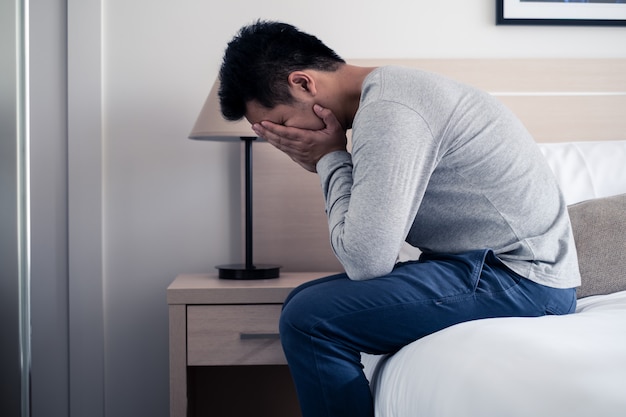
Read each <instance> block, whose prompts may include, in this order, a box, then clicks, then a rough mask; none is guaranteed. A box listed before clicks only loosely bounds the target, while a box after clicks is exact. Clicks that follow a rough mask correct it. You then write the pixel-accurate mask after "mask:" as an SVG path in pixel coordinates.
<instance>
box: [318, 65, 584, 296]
mask: <svg viewBox="0 0 626 417" xmlns="http://www.w3.org/2000/svg"><path fill="white" fill-rule="evenodd" d="M317 172H318V173H319V175H320V179H321V183H322V189H323V192H324V196H325V199H326V211H327V214H328V223H329V229H330V237H331V245H332V248H333V251H334V252H335V254H336V256H337V258H338V259H339V261H340V262H341V263H342V265H343V266H344V268H345V270H346V272H347V274H348V276H349V277H350V278H351V279H355V280H363V279H370V278H374V277H377V276H382V275H385V274H387V273H389V272H390V271H391V270H392V269H393V266H394V264H395V262H396V259H397V256H398V253H399V251H400V248H401V245H402V243H403V241H405V240H406V241H407V242H408V243H410V244H411V245H413V246H415V247H417V248H419V249H420V250H421V251H423V252H432V253H460V252H464V251H469V250H475V249H492V250H493V251H494V252H495V253H496V255H497V256H498V257H499V259H500V260H502V261H503V262H504V263H505V264H506V265H507V266H508V267H509V268H511V269H512V270H513V271H515V272H516V273H518V274H520V275H522V276H524V277H526V278H528V279H530V280H532V281H535V282H537V283H540V284H543V285H547V286H551V287H556V288H571V287H575V286H578V285H580V274H579V271H578V262H577V256H576V249H575V246H574V240H573V235H572V231H571V226H570V222H569V217H568V214H567V207H566V204H565V201H564V199H563V197H562V195H561V192H560V190H559V188H558V185H557V182H556V180H555V178H554V176H553V174H552V172H551V171H550V168H549V166H548V165H547V163H546V162H545V160H544V158H543V156H542V155H541V152H540V151H539V149H538V147H537V146H536V144H535V142H534V141H533V139H532V138H531V136H530V134H529V133H528V132H527V130H526V129H525V128H524V126H523V125H522V123H521V122H520V121H519V120H518V119H517V118H516V117H515V116H513V114H512V113H511V112H510V111H509V110H508V109H506V108H505V107H504V106H503V105H501V104H500V103H499V102H498V101H497V100H496V99H494V98H493V97H491V96H489V95H488V94H486V93H484V92H481V91H479V90H477V89H474V88H472V87H469V86H466V85H463V84H460V83H457V82H455V81H452V80H449V79H447V78H444V77H441V76H439V75H435V74H431V73H428V72H423V71H419V70H415V69H409V68H402V67H381V68H378V69H376V70H374V71H373V72H372V73H370V74H369V75H368V77H367V78H366V79H365V81H364V83H363V87H362V95H361V102H360V105H359V109H358V111H357V114H356V117H355V120H354V123H353V131H352V151H351V153H348V152H333V153H330V154H328V155H326V156H324V157H323V158H322V159H321V160H320V161H319V162H318V164H317Z"/></svg>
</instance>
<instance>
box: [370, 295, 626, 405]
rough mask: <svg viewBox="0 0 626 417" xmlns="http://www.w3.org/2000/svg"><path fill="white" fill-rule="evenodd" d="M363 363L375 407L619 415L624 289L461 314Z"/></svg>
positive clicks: (623, 393) (625, 391) (625, 374)
mask: <svg viewBox="0 0 626 417" xmlns="http://www.w3.org/2000/svg"><path fill="white" fill-rule="evenodd" d="M363 364H364V366H365V373H366V375H367V377H368V379H369V380H370V381H371V387H372V391H373V394H374V398H375V407H376V415H377V417H419V416H428V417H444V416H445V417H447V416H449V417H465V416H467V417H470V416H471V417H517V416H519V417H522V416H523V417H529V416H532V417H542V416H550V417H555V416H568V417H578V416H580V417H583V416H585V417H588V416H594V417H613V416H614V417H624V416H626V291H623V292H618V293H614V294H609V295H601V296H592V297H586V298H583V299H580V300H578V307H577V312H576V313H575V314H571V315H568V316H545V317H539V318H499V319H486V320H477V321H472V322H467V323H462V324H459V325H456V326H452V327H450V328H447V329H444V330H442V331H440V332H437V333H435V334H432V335H430V336H428V337H425V338H423V339H420V340H418V341H416V342H413V343H411V344H410V345H408V346H406V347H404V348H403V349H402V350H400V351H399V352H397V353H396V354H395V355H393V356H389V357H381V356H372V355H365V354H364V355H363Z"/></svg>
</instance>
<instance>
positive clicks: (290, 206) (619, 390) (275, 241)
mask: <svg viewBox="0 0 626 417" xmlns="http://www.w3.org/2000/svg"><path fill="white" fill-rule="evenodd" d="M353 62H354V63H357V64H363V65H384V64H400V65H406V66H416V67H419V68H422V69H427V70H432V71H435V72H439V73H443V74H444V75H447V76H450V77H452V78H456V79H458V80H460V81H463V82H466V83H469V84H473V85H476V86H477V87H479V88H482V89H484V90H486V91H489V92H490V93H492V94H493V95H495V96H497V97H498V98H499V99H501V100H502V101H503V102H504V103H505V104H506V105H508V106H509V107H510V108H511V109H512V110H513V111H514V112H515V113H516V114H517V115H518V116H519V117H520V119H521V120H522V121H523V122H524V123H525V124H526V126H527V127H528V129H529V130H530V131H531V133H532V134H533V136H534V137H535V139H536V140H537V142H538V145H539V147H540V148H541V150H542V152H543V154H544V156H545V158H546V160H547V161H548V164H549V165H550V167H551V168H552V170H553V172H554V173H555V176H556V177H557V180H558V181H559V184H560V185H561V188H562V190H563V192H564V194H565V197H566V200H567V202H568V204H569V211H570V216H571V219H572V225H573V228H574V235H575V241H576V246H577V249H578V253H579V263H580V267H581V273H582V276H583V284H582V286H581V287H580V288H578V290H577V295H578V298H579V300H578V307H577V310H576V313H575V314H572V315H568V316H558V317H556V316H546V317H540V318H498V319H486V320H477V321H472V322H467V323H462V324H458V325H456V326H452V327H449V328H447V329H444V330H442V331H439V332H437V333H435V334H432V335H430V336H428V337H425V338H423V339H420V340H417V341H415V342H413V343H411V344H410V345H408V346H406V347H404V348H403V349H401V350H400V351H399V352H396V353H395V354H393V355H386V356H372V355H365V354H364V355H363V356H362V359H363V365H364V372H365V373H366V376H367V377H368V379H369V380H370V386H371V389H372V393H373V395H374V399H375V408H376V414H377V416H379V417H416V416H429V417H440V416H454V417H464V416H468V417H469V416H472V417H477V416H480V417H503V416H507V417H509V416H510V417H514V416H590V415H595V416H603V417H605V416H615V417H617V416H620V417H623V416H625V415H626V60H624V59H613V60H597V59H594V60H591V59H590V60H558V59H555V60H401V61H398V60H394V61H390V60H368V61H364V60H360V61H353ZM254 152H255V154H254V158H255V167H254V170H255V171H254V177H255V197H254V209H255V239H256V240H255V256H256V260H257V262H268V263H280V264H282V265H283V268H284V270H290V271H338V270H341V265H340V264H339V263H338V262H337V261H336V259H335V258H334V256H333V255H332V252H331V251H330V247H329V244H328V231H327V227H326V219H325V215H324V205H323V201H322V195H321V191H320V189H319V183H318V180H317V176H315V175H312V174H310V173H307V172H305V171H304V170H302V169H300V168H299V167H297V166H296V165H295V164H293V163H292V162H291V161H290V160H289V158H287V157H285V156H284V155H282V154H281V153H280V152H277V151H275V150H274V149H272V148H271V147H270V146H266V145H262V144H259V145H258V146H255V150H254ZM294 230H298V233H294ZM303 248H306V250H303ZM413 256H416V251H415V250H414V249H413V248H410V247H406V248H405V250H404V251H403V252H402V253H401V254H400V258H401V260H405V259H407V258H411V257H413Z"/></svg>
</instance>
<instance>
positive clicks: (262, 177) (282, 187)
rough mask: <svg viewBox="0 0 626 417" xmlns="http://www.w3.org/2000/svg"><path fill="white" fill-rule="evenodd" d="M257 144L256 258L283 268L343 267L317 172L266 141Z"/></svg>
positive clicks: (319, 269)
mask: <svg viewBox="0 0 626 417" xmlns="http://www.w3.org/2000/svg"><path fill="white" fill-rule="evenodd" d="M258 145H259V146H254V150H253V152H254V168H253V170H254V171H253V172H254V174H253V176H254V259H255V262H258V263H272V264H279V265H282V267H283V269H282V270H283V271H343V267H342V266H341V264H340V263H339V261H337V258H336V257H335V255H334V254H333V252H332V249H331V247H330V238H329V233H328V223H327V221H326V212H325V210H324V197H323V195H322V189H321V186H320V181H319V177H318V176H317V174H313V173H310V172H308V171H306V170H304V169H302V168H301V167H300V166H299V165H297V164H295V163H294V162H293V161H292V160H291V159H290V158H289V157H287V156H286V155H285V154H283V153H282V152H280V151H278V150H277V149H275V148H274V147H273V146H271V145H269V144H267V143H264V144H258Z"/></svg>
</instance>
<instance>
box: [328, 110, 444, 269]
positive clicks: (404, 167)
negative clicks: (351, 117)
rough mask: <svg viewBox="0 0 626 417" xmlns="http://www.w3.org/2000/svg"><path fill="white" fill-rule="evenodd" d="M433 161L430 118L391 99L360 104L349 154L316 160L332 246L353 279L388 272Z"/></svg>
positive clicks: (414, 210)
mask: <svg viewBox="0 0 626 417" xmlns="http://www.w3.org/2000/svg"><path fill="white" fill-rule="evenodd" d="M435 165H436V146H434V141H433V136H432V133H431V131H430V129H429V127H428V125H427V123H426V122H425V120H424V119H423V118H422V117H421V116H420V115H419V114H417V113H416V112H415V111H414V110H412V109H410V108H408V107H406V106H404V105H401V104H398V103H394V102H389V101H377V102H374V103H372V104H369V105H367V106H366V107H365V108H361V109H359V113H358V115H357V118H355V123H354V129H353V136H352V153H351V154H350V153H348V152H333V153H331V154H328V155H326V156H324V157H323V158H322V159H321V160H320V161H319V162H318V164H317V172H318V174H319V175H320V180H321V185H322V191H323V193H324V197H325V200H326V213H327V216H328V225H329V232H330V240H331V246H332V249H333V251H334V253H335V255H336V256H337V258H338V259H339V261H340V262H341V264H342V265H343V267H344V268H345V270H346V273H347V274H348V276H349V277H350V278H351V279H353V280H365V279H370V278H375V277H379V276H383V275H386V274H388V273H389V272H391V270H392V269H393V267H394V265H395V263H396V260H397V257H398V254H399V252H400V248H401V246H402V242H403V241H404V240H405V238H406V235H407V233H408V231H409V229H410V227H411V225H412V224H413V220H414V218H415V215H416V213H417V210H418V208H419V205H420V202H421V199H422V197H423V196H424V193H425V190H426V187H427V184H428V179H429V178H430V175H431V173H432V170H433V169H434V167H435Z"/></svg>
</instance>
